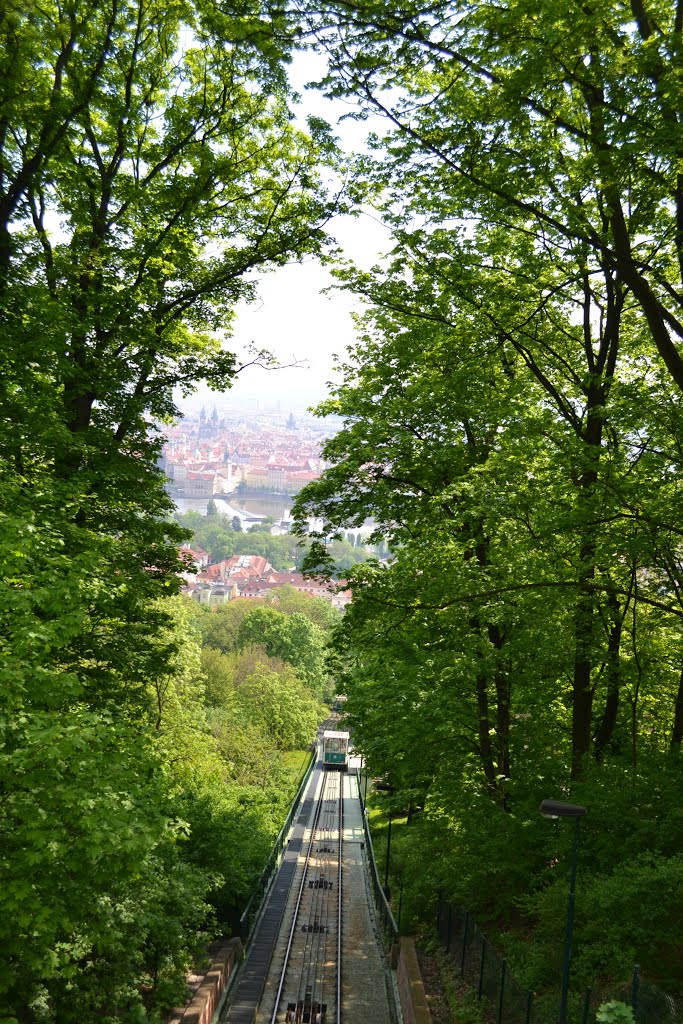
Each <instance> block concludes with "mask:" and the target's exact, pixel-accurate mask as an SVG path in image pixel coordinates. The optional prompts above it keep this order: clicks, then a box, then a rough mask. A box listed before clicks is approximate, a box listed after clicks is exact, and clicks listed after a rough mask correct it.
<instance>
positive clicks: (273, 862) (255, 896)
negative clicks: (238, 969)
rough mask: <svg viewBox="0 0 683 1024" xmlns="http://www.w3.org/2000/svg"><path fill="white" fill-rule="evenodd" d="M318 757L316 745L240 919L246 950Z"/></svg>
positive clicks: (242, 938) (241, 934)
mask: <svg viewBox="0 0 683 1024" xmlns="http://www.w3.org/2000/svg"><path fill="white" fill-rule="evenodd" d="M317 756H318V747H317V745H316V746H315V747H314V748H313V750H312V751H311V756H310V759H309V762H308V766H307V767H306V770H305V771H304V774H303V775H302V777H301V781H300V782H299V788H298V789H297V792H296V796H295V797H294V800H293V802H292V806H291V807H290V808H289V813H288V814H287V817H286V818H285V823H284V825H283V826H282V828H281V829H280V831H279V833H278V837H277V839H276V840H275V842H274V843H273V845H272V847H271V849H270V853H269V854H268V860H267V861H266V864H265V867H264V868H263V871H262V872H261V874H260V875H259V879H258V882H257V883H256V885H255V886H254V888H253V889H252V893H251V897H250V898H249V902H248V903H247V905H246V907H245V908H244V910H243V911H242V916H241V917H240V930H239V934H240V939H241V940H242V944H243V945H244V947H245V948H246V947H247V946H248V945H249V943H250V942H251V937H252V933H253V930H254V925H255V924H256V921H257V920H258V917H259V914H260V911H261V908H262V906H263V903H264V900H265V898H266V896H267V895H268V892H269V890H270V887H271V885H272V884H273V879H274V878H275V875H276V874H277V871H278V868H279V867H280V861H281V860H282V853H283V850H284V848H285V846H286V845H287V839H288V837H289V832H290V829H291V827H292V822H293V821H294V816H295V814H296V813H297V811H298V810H299V804H300V803H301V797H302V796H303V793H304V790H305V789H306V786H307V784H308V780H309V778H310V775H311V772H312V771H313V766H314V764H315V762H316V758H317Z"/></svg>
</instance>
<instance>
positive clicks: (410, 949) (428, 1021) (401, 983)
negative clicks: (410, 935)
mask: <svg viewBox="0 0 683 1024" xmlns="http://www.w3.org/2000/svg"><path fill="white" fill-rule="evenodd" d="M400 941H401V944H400V948H399V954H398V967H397V969H396V980H397V983H398V994H399V998H400V1000H401V1012H402V1014H403V1022H404V1024H432V1015H431V1013H430V1012H429V1004H428V1003H427V995H426V993H425V990H424V985H423V984H422V975H421V974H420V965H419V964H418V962H417V952H416V950H415V943H414V942H413V940H412V939H406V938H402V939H401V940H400Z"/></svg>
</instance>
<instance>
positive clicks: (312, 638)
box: [238, 607, 325, 693]
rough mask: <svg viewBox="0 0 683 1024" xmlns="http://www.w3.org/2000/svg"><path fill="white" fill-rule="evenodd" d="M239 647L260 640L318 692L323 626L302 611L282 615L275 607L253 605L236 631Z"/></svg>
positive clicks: (322, 678)
mask: <svg viewBox="0 0 683 1024" xmlns="http://www.w3.org/2000/svg"><path fill="white" fill-rule="evenodd" d="M238 643H239V645H240V646H241V647H244V646H246V645H248V644H253V643H257V644H263V646H264V647H265V649H266V651H267V653H268V654H269V655H270V656H271V657H274V658H281V659H282V660H283V661H286V662H287V663H288V664H289V665H292V666H293V667H294V668H295V669H297V670H298V672H299V674H300V676H301V678H302V679H303V680H304V681H305V682H306V684H307V685H308V686H309V687H310V688H311V689H312V690H313V691H314V692H317V693H319V692H320V691H321V688H322V686H323V683H324V681H325V668H324V655H325V639H324V634H323V632H322V630H321V629H320V628H319V627H318V626H316V625H315V624H314V623H313V622H311V620H310V619H308V618H306V616H305V615H302V614H301V612H294V613H293V614H292V615H285V614H284V613H283V612H281V611H277V610H276V609H275V608H270V607H269V608H262V607H259V608H252V609H250V610H249V611H248V612H247V614H246V615H245V616H244V618H243V619H242V622H241V624H240V627H239V633H238Z"/></svg>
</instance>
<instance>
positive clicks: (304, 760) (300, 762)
mask: <svg viewBox="0 0 683 1024" xmlns="http://www.w3.org/2000/svg"><path fill="white" fill-rule="evenodd" d="M310 756H311V752H310V750H286V751H285V752H284V753H283V755H282V762H283V764H284V767H285V771H286V772H287V779H288V786H289V788H290V789H291V790H292V796H293V795H294V793H295V792H296V791H297V789H298V788H299V783H300V782H301V779H302V777H303V774H304V772H305V771H306V768H307V767H308V760H309V758H310Z"/></svg>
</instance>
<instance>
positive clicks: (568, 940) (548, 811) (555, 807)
mask: <svg viewBox="0 0 683 1024" xmlns="http://www.w3.org/2000/svg"><path fill="white" fill-rule="evenodd" d="M539 811H540V812H541V814H542V815H543V817H544V818H573V819H574V821H575V826H574V844H573V846H572V873H571V880H570V882H569V906H568V908H567V930H566V932H565V940H564V963H563V965H562V991H561V994H560V1024H567V997H568V994H569V965H570V963H571V958H572V931H573V928H574V890H575V886H576V863H577V858H578V852H579V822H580V821H581V819H582V818H583V816H584V815H585V814H586V808H585V807H581V805H580V804H565V803H562V801H561V800H542V801H541V806H540V807H539Z"/></svg>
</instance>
